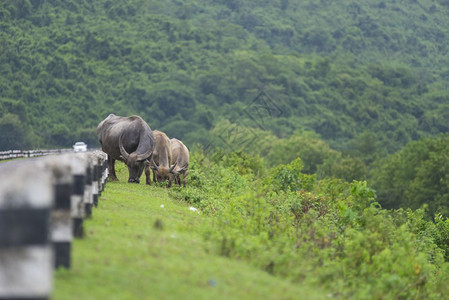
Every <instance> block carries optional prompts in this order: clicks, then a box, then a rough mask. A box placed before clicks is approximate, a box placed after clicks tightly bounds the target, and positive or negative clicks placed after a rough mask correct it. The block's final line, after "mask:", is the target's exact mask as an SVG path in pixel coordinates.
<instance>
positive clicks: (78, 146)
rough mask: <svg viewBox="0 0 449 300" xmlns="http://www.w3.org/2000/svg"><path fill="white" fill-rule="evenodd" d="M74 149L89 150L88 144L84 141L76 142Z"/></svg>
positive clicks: (78, 150)
mask: <svg viewBox="0 0 449 300" xmlns="http://www.w3.org/2000/svg"><path fill="white" fill-rule="evenodd" d="M73 150H74V151H75V152H85V151H87V145H86V143H84V142H76V143H75V144H74V145H73Z"/></svg>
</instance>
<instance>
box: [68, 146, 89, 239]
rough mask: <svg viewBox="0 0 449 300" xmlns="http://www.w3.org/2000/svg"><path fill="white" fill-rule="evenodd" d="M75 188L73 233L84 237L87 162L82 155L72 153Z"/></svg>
mask: <svg viewBox="0 0 449 300" xmlns="http://www.w3.org/2000/svg"><path fill="white" fill-rule="evenodd" d="M71 157H72V159H71V164H72V169H71V171H72V177H73V189H72V196H71V207H72V208H71V215H72V219H73V235H74V237H76V238H82V237H84V227H83V219H84V218H85V217H86V208H85V203H84V188H85V181H86V162H85V159H83V158H82V157H81V156H78V155H72V156H71Z"/></svg>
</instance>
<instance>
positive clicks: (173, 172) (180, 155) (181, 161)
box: [168, 138, 190, 187]
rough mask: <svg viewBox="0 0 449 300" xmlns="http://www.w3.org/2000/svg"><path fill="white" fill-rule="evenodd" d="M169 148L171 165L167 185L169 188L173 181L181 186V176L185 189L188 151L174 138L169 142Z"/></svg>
mask: <svg viewBox="0 0 449 300" xmlns="http://www.w3.org/2000/svg"><path fill="white" fill-rule="evenodd" d="M170 146H171V151H172V157H173V158H172V159H173V165H172V166H171V167H170V175H169V183H168V185H169V186H171V184H172V182H173V181H174V182H175V183H176V184H178V185H179V186H181V175H183V178H182V185H183V186H184V187H186V177H187V175H189V160H190V154H189V149H187V147H186V145H184V144H183V142H181V141H180V140H178V139H175V138H173V139H171V140H170Z"/></svg>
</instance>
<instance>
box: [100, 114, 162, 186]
mask: <svg viewBox="0 0 449 300" xmlns="http://www.w3.org/2000/svg"><path fill="white" fill-rule="evenodd" d="M97 135H98V140H99V142H100V144H101V150H102V151H103V152H105V153H107V154H108V169H109V179H110V180H117V175H116V173H115V161H116V160H120V161H123V162H124V163H125V164H126V165H127V166H128V171H129V179H128V182H134V183H139V182H140V180H139V178H140V176H141V175H142V172H143V169H144V167H145V162H146V161H148V159H150V158H151V156H152V154H153V149H154V137H153V131H152V130H151V128H150V126H148V124H147V123H146V122H145V121H144V120H143V119H142V118H141V117H139V116H131V117H120V116H116V115H114V114H110V115H109V116H108V117H107V118H106V119H104V120H103V121H101V122H100V124H98V127H97Z"/></svg>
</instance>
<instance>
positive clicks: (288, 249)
mask: <svg viewBox="0 0 449 300" xmlns="http://www.w3.org/2000/svg"><path fill="white" fill-rule="evenodd" d="M118 165H119V178H120V180H121V181H120V182H110V183H108V184H107V187H106V190H105V192H104V194H103V195H102V196H101V199H100V205H99V207H98V208H97V209H95V211H94V214H93V219H92V220H90V221H88V222H86V230H87V233H88V234H87V236H86V238H85V239H84V240H77V241H75V242H74V245H73V254H74V257H73V268H72V269H71V270H58V271H57V273H56V281H55V293H54V297H55V299H73V298H77V299H79V298H80V297H82V298H87V299H89V298H92V299H97V298H104V297H106V298H117V299H128V298H129V299H132V298H143V299H146V298H148V299H154V298H157V299H159V298H162V299H178V298H179V299H181V298H182V299H185V298H189V299H190V298H192V299H197V298H200V299H210V298H212V297H214V298H215V297H216V298H220V299H229V298H239V299H240V298H242V299H254V298H258V299H259V298H261V299H279V298H282V299H284V298H286V299H298V298H301V299H302V298H307V299H323V298H326V297H327V298H328V297H331V298H336V299H442V298H444V297H445V295H447V293H448V289H447V284H446V282H447V280H448V278H449V264H448V262H447V261H448V260H449V248H448V239H449V220H448V219H447V218H444V217H443V216H441V215H439V216H437V218H435V220H434V222H431V221H427V220H425V219H424V211H423V210H421V209H419V210H416V211H411V210H403V209H399V210H391V211H386V210H382V209H381V208H380V206H379V204H378V203H377V202H376V201H375V191H374V190H372V189H371V188H370V187H369V186H368V185H367V184H366V182H358V181H354V182H352V183H344V182H341V181H339V180H317V177H316V175H306V174H304V173H302V172H301V169H302V167H303V165H302V162H301V160H300V159H296V160H294V161H293V162H292V163H290V164H286V165H278V166H276V167H274V168H272V169H265V168H264V167H263V164H261V163H260V159H259V158H257V157H252V156H250V155H247V154H244V153H228V154H221V153H214V154H211V155H204V154H203V153H201V152H199V151H194V152H192V164H191V174H190V175H189V180H188V186H187V188H172V189H170V190H167V189H165V188H164V187H163V186H153V187H148V186H145V185H136V184H128V183H126V182H125V181H126V175H127V174H126V172H127V171H126V168H125V167H124V165H123V164H118ZM161 205H163V207H161ZM189 206H193V207H195V208H197V209H198V210H199V212H200V213H197V212H196V211H191V210H189Z"/></svg>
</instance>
